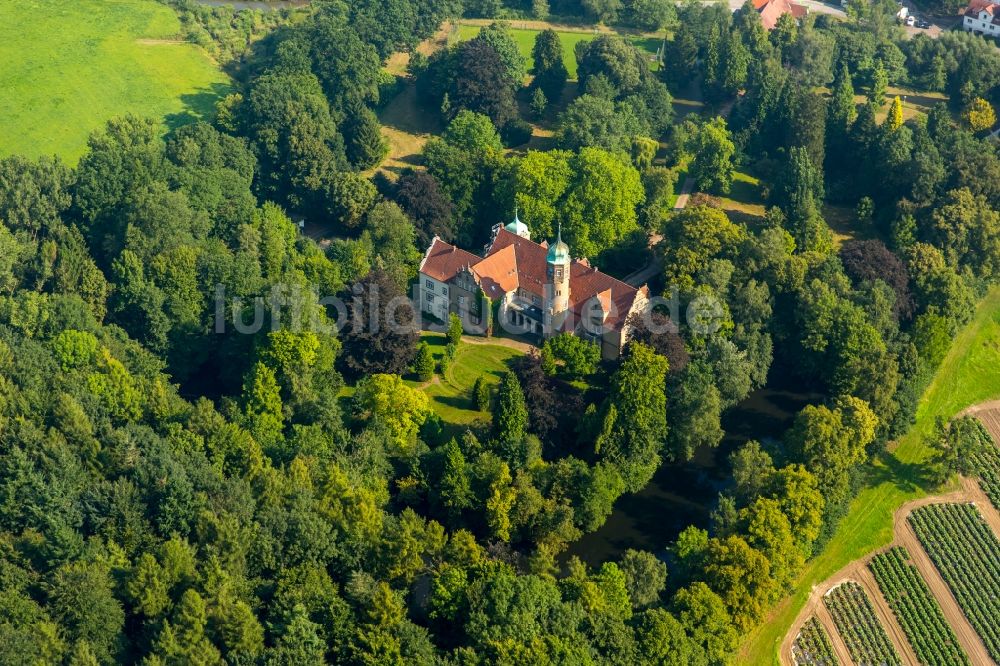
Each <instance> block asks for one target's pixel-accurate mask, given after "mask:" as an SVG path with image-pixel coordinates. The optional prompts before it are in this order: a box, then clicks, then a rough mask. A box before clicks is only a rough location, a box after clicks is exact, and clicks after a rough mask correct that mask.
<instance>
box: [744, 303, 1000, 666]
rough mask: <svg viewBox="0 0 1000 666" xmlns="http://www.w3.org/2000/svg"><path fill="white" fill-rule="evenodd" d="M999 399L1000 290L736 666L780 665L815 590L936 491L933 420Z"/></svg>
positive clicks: (960, 338)
mask: <svg viewBox="0 0 1000 666" xmlns="http://www.w3.org/2000/svg"><path fill="white" fill-rule="evenodd" d="M998 396H1000V288H994V289H993V290H992V291H991V292H990V293H989V294H987V296H986V298H985V299H983V301H982V303H980V305H979V308H978V309H977V311H976V315H975V318H974V319H973V321H972V323H971V324H969V325H968V326H967V327H966V328H965V329H963V330H962V331H961V332H960V333H959V334H958V335H957V336H956V338H955V341H954V343H953V344H952V348H951V351H950V352H949V354H948V356H947V357H946V358H945V360H944V362H943V363H942V364H941V367H940V368H939V369H938V372H937V374H936V375H935V376H934V379H933V381H932V382H931V384H930V386H929V387H928V388H927V390H926V391H925V392H924V395H923V397H922V398H921V400H920V404H919V406H918V407H917V421H916V423H915V424H914V426H913V427H912V428H911V429H910V431H909V432H908V433H907V434H906V435H905V436H903V437H902V438H901V439H900V440H899V441H898V442H897V445H896V447H895V448H894V450H893V452H892V453H891V454H889V455H886V456H885V457H884V459H883V460H881V461H879V462H878V463H876V464H874V465H872V466H871V469H870V470H869V481H868V484H867V486H866V487H865V489H864V490H862V491H861V493H860V494H859V495H858V497H857V498H856V499H855V500H854V502H853V503H852V505H851V509H850V511H849V513H848V515H847V516H846V517H845V518H844V520H843V522H842V523H841V525H840V529H838V530H837V533H836V534H835V535H834V537H833V539H832V540H831V542H830V543H829V544H828V545H827V547H826V549H825V550H824V551H823V553H822V554H821V555H819V556H818V557H816V558H815V559H813V560H812V561H810V562H809V564H808V565H807V566H806V568H805V570H804V572H803V573H802V575H801V576H800V577H799V580H798V581H796V583H795V594H794V595H792V596H791V597H790V598H788V599H785V600H784V601H783V602H782V603H781V604H780V605H779V606H778V608H777V609H775V611H774V612H773V614H772V615H771V617H770V618H769V621H768V622H767V623H766V624H764V625H763V626H762V627H760V628H758V629H757V630H756V631H755V632H754V633H753V634H751V635H750V637H749V638H748V639H747V641H746V642H745V643H744V646H743V649H742V650H741V653H740V657H739V660H738V661H739V663H745V664H778V663H779V660H778V649H779V647H780V644H781V641H782V639H783V638H784V636H785V633H786V632H787V630H788V628H789V627H790V626H791V624H792V622H793V621H794V620H795V617H796V615H798V612H799V609H801V608H802V605H803V604H804V603H805V602H806V600H807V599H808V597H809V594H810V592H811V590H812V587H813V586H814V585H817V584H819V583H821V582H822V581H824V580H826V579H827V578H829V577H830V576H831V575H833V574H834V573H835V572H837V571H839V570H840V569H841V568H843V567H844V566H846V565H847V564H849V563H850V562H852V561H853V560H856V559H858V558H859V557H863V556H864V555H866V554H868V553H870V552H871V551H873V550H875V549H877V548H880V547H882V546H885V545H886V544H888V543H889V542H890V541H892V514H893V512H894V511H895V510H896V509H897V508H898V507H899V506H900V505H902V504H904V503H906V502H908V501H910V500H912V499H916V498H918V497H921V496H923V495H926V494H928V493H930V492H933V491H936V490H938V489H937V488H934V487H930V486H929V485H928V484H927V483H926V482H925V481H924V479H923V471H924V463H925V462H926V461H927V458H928V455H929V454H930V450H929V449H928V447H927V446H926V445H925V444H924V439H925V436H926V435H927V434H928V433H930V432H931V430H932V428H933V426H934V419H935V417H937V416H944V417H951V416H953V415H955V414H957V413H958V412H960V411H961V410H962V409H964V408H965V407H968V406H970V405H974V404H977V403H980V402H983V401H986V400H989V399H992V398H996V397H998Z"/></svg>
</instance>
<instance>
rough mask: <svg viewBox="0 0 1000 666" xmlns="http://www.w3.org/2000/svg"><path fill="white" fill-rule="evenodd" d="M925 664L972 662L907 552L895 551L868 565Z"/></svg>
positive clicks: (897, 548)
mask: <svg viewBox="0 0 1000 666" xmlns="http://www.w3.org/2000/svg"><path fill="white" fill-rule="evenodd" d="M868 568H869V569H871V571H872V573H873V574H874V575H875V580H876V581H878V586H879V588H881V590H882V595H883V596H884V597H885V600H886V601H887V602H888V603H889V607H890V608H891V609H892V612H893V614H894V615H895V616H896V619H897V620H899V624H900V626H902V627H903V631H904V632H906V637H907V638H908V639H909V640H910V645H912V646H913V650H914V651H915V652H916V654H917V658H918V659H919V660H920V663H921V664H925V665H926V666H938V665H939V664H940V665H941V666H958V665H959V664H969V663H970V662H969V658H968V657H967V656H966V655H965V653H964V652H963V651H962V648H961V647H960V646H959V644H958V638H957V637H956V636H955V632H954V631H953V630H952V628H951V627H950V626H949V625H948V621H947V620H946V619H945V617H944V613H942V612H941V607H940V606H939V605H938V603H937V601H936V600H935V599H934V596H933V595H932V594H931V591H930V588H928V587H927V583H925V582H924V579H923V578H922V577H921V576H920V572H919V571H917V568H916V567H915V566H913V564H912V563H911V562H910V555H909V553H907V552H906V549H905V548H900V547H896V548H892V549H891V550H889V551H887V552H885V553H881V554H879V555H876V556H875V557H873V558H872V560H871V562H869V563H868Z"/></svg>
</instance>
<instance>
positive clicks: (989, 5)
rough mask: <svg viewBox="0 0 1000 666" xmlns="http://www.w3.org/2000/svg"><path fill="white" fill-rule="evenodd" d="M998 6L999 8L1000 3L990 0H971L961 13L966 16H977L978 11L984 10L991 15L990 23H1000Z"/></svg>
mask: <svg viewBox="0 0 1000 666" xmlns="http://www.w3.org/2000/svg"><path fill="white" fill-rule="evenodd" d="M998 8H1000V5H998V4H997V3H995V2H990V0H972V2H970V3H969V6H968V7H966V8H965V12H963V13H964V14H965V15H966V16H971V17H972V18H979V13H980V12H986V13H987V14H989V15H990V16H992V17H993V18H992V20H991V22H992V23H997V24H998V25H1000V16H998V14H1000V11H998Z"/></svg>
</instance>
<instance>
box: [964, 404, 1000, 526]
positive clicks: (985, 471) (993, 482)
mask: <svg viewBox="0 0 1000 666" xmlns="http://www.w3.org/2000/svg"><path fill="white" fill-rule="evenodd" d="M976 425H977V426H978V430H979V437H978V439H979V442H978V444H977V445H976V446H975V447H973V449H972V452H971V454H970V455H969V464H970V465H971V466H972V468H973V469H974V470H975V472H976V476H978V477H979V485H980V486H982V488H983V492H985V493H986V495H987V496H988V497H989V498H990V501H991V502H993V506H995V507H996V508H998V509H1000V448H998V447H997V445H996V443H995V442H994V441H993V438H992V437H991V436H990V433H989V431H987V430H986V428H984V427H983V424H982V423H980V422H979V421H976Z"/></svg>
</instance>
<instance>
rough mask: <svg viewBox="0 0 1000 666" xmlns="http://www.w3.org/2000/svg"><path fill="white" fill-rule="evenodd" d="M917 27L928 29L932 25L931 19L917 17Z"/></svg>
mask: <svg viewBox="0 0 1000 666" xmlns="http://www.w3.org/2000/svg"><path fill="white" fill-rule="evenodd" d="M917 27H918V28H920V29H922V30H926V29H927V28H929V27H931V24H930V21H928V20H927V19H917Z"/></svg>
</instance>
